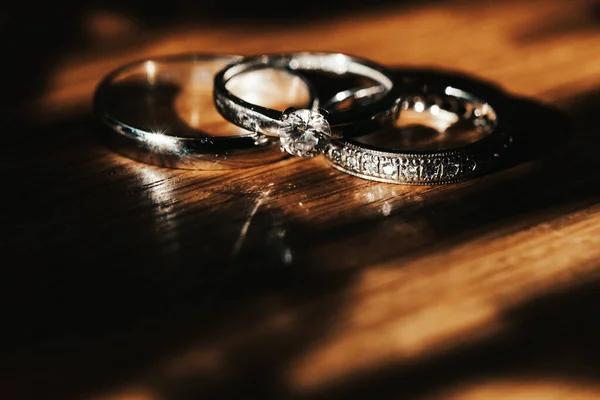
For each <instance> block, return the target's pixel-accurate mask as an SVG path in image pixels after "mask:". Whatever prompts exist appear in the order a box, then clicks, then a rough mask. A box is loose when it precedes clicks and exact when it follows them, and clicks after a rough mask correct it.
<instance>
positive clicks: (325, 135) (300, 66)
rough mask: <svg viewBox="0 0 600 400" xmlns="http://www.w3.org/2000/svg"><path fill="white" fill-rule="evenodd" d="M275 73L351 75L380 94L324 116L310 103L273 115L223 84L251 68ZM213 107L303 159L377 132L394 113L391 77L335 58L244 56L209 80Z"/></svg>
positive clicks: (327, 55)
mask: <svg viewBox="0 0 600 400" xmlns="http://www.w3.org/2000/svg"><path fill="white" fill-rule="evenodd" d="M265 68H276V69H281V68H283V69H287V70H291V71H294V72H295V71H315V72H320V73H329V74H333V75H337V76H346V75H355V76H357V77H360V78H362V79H366V80H370V81H372V82H373V83H372V84H371V85H375V86H377V87H379V88H382V89H381V91H382V94H381V95H380V96H378V97H377V98H375V99H373V100H372V101H368V102H366V103H365V104H363V105H361V107H353V108H350V109H338V110H335V111H329V112H328V111H325V110H324V109H322V108H319V102H318V101H315V102H314V103H313V105H312V107H310V108H303V109H295V108H288V109H286V110H284V111H283V112H282V111H277V110H274V109H271V108H267V107H262V106H259V105H257V104H253V103H250V102H247V101H244V100H243V99H241V98H239V97H238V96H235V95H234V94H233V93H232V92H231V91H230V90H229V88H228V83H229V82H230V81H231V79H232V78H234V77H235V76H237V75H239V74H241V73H245V72H248V71H251V70H256V69H265ZM213 93H214V102H215V106H216V108H217V110H218V111H219V113H221V115H222V116H223V117H224V118H225V119H226V120H228V121H230V122H232V123H234V124H236V125H238V126H240V127H243V128H244V129H247V130H249V131H252V132H256V133H257V134H259V135H264V136H270V137H279V139H280V144H281V149H282V151H285V152H287V153H289V154H292V155H295V156H298V157H303V158H308V157H314V156H316V155H319V154H322V153H325V152H327V150H328V148H329V145H330V142H331V141H332V140H335V139H340V138H342V137H344V138H345V137H350V136H352V135H354V134H356V133H357V132H361V131H364V130H369V129H370V130H372V129H377V128H378V127H381V126H383V125H385V124H386V123H387V122H388V121H390V120H392V119H393V118H394V113H395V112H396V110H397V104H396V99H397V93H395V84H394V74H393V72H392V71H390V70H388V69H387V68H384V67H382V66H380V65H378V64H376V63H373V62H371V61H368V60H365V59H361V58H357V57H353V56H349V55H346V54H341V53H292V54H271V55H269V54H266V55H261V56H254V57H247V58H245V59H243V60H241V61H239V62H237V63H234V64H231V65H229V66H227V67H225V68H224V69H222V70H221V71H220V72H219V73H218V74H217V75H216V76H215V83H214V92H213Z"/></svg>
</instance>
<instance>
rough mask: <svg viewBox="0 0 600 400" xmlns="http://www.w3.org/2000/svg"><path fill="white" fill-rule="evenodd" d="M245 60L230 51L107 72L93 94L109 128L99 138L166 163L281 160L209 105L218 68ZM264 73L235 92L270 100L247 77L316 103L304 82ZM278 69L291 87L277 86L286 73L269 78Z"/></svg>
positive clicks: (209, 165) (272, 146) (271, 145)
mask: <svg viewBox="0 0 600 400" xmlns="http://www.w3.org/2000/svg"><path fill="white" fill-rule="evenodd" d="M242 59H243V57H242V56H239V55H228V54H181V55H171V56H162V57H158V58H153V59H148V60H141V61H136V62H133V63H130V64H127V65H125V66H122V67H120V68H118V69H116V70H114V71H112V72H110V73H109V74H108V75H107V76H105V77H104V78H103V79H102V81H101V82H100V83H99V85H98V86H97V88H96V91H95V93H94V111H95V114H96V115H97V117H98V118H100V120H101V121H102V122H103V123H104V124H105V125H107V126H108V127H109V128H110V129H106V130H103V133H105V135H104V138H105V139H107V140H108V144H109V145H110V146H111V147H113V148H114V149H115V150H117V151H118V152H119V153H121V154H123V155H125V156H127V157H129V158H132V159H135V160H137V161H142V162H145V163H149V164H155V165H159V166H164V167H171V168H183V169H202V170H209V169H210V170H215V169H231V168H244V167H251V166H255V165H259V164H265V163H270V162H274V161H277V160H280V159H281V158H282V157H283V156H284V155H283V154H282V153H281V152H280V151H279V149H278V143H277V141H275V140H272V139H269V138H265V137H262V136H257V135H256V134H255V133H253V132H250V131H247V130H243V129H240V128H239V127H237V126H235V125H232V124H230V123H229V122H227V121H225V120H223V119H222V117H221V116H220V114H219V113H217V112H216V111H215V110H214V104H213V101H212V85H213V82H214V76H215V73H216V72H217V71H219V70H220V69H222V68H223V67H225V66H227V65H229V64H232V63H235V62H238V61H240V60H242ZM262 73H263V75H261V76H259V77H251V75H252V74H244V75H243V76H240V78H239V79H238V80H237V82H238V89H242V91H243V89H244V88H245V86H249V85H251V86H252V89H253V93H252V95H253V99H254V98H256V97H257V96H258V99H257V101H262V100H265V99H264V98H265V97H272V96H271V95H272V93H267V94H265V93H264V92H265V90H266V89H265V90H263V93H262V94H261V92H260V91H258V93H257V92H256V87H255V85H254V84H253V83H252V82H253V81H255V80H257V79H259V78H260V79H259V80H260V81H261V82H267V83H269V82H270V86H271V87H273V88H271V89H270V90H271V91H277V93H276V94H277V96H286V98H287V97H291V96H293V95H294V93H293V92H301V91H302V90H301V89H303V90H304V92H305V97H308V98H309V100H308V105H309V106H312V104H314V103H315V102H318V99H317V98H316V92H315V90H314V89H313V87H312V86H311V84H310V83H309V82H308V81H307V80H306V79H304V78H302V77H299V76H297V75H296V74H292V73H290V72H283V71H262ZM276 73H277V74H282V73H285V74H286V75H287V77H283V78H286V79H291V80H292V81H291V84H292V86H293V89H295V91H294V90H289V89H288V88H286V87H284V86H283V85H281V87H279V86H277V85H278V84H280V83H281V82H280V81H281V80H282V79H283V78H282V79H279V80H278V79H274V78H273V76H274V74H276ZM264 74H268V75H267V77H266V78H265V76H264ZM275 78H281V76H280V75H276V76H275ZM246 80H248V81H249V82H246ZM263 86H264V85H263ZM202 88H208V90H202ZM246 89H247V88H246ZM277 96H275V97H277ZM267 100H272V99H270V98H269V99H267ZM306 103H307V102H306V101H302V102H301V104H302V105H305V104H306ZM179 104H181V107H178V105H179ZM286 104H287V103H286ZM180 109H185V110H186V111H189V115H187V114H186V115H183V114H182V113H183V112H182V111H181V110H180ZM211 112H212V114H211ZM218 128H219V129H220V130H221V132H220V134H219V132H217V131H218V130H219V129H218Z"/></svg>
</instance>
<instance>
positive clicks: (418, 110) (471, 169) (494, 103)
mask: <svg viewBox="0 0 600 400" xmlns="http://www.w3.org/2000/svg"><path fill="white" fill-rule="evenodd" d="M397 85H398V86H399V87H402V90H401V91H402V94H401V95H400V96H399V97H398V104H399V105H400V110H399V112H398V117H401V116H402V115H403V113H407V114H411V113H412V114H413V115H415V114H418V115H421V116H423V117H425V118H433V119H435V118H438V119H440V118H441V119H444V118H445V121H446V122H447V121H451V123H449V124H447V125H446V126H444V127H441V128H438V131H439V132H438V133H439V135H441V136H442V139H448V136H450V135H452V134H453V132H451V129H448V127H449V126H451V125H454V126H457V125H460V126H462V127H465V126H466V127H467V129H470V130H471V131H472V132H474V133H476V136H477V138H476V139H475V140H471V141H467V142H464V143H460V144H458V145H454V146H452V145H450V146H444V145H443V141H441V142H439V143H438V146H437V147H434V148H428V149H421V150H407V149H405V148H390V147H388V146H380V145H373V144H370V143H368V142H366V143H365V141H363V140H361V141H359V139H357V138H350V139H336V140H332V141H331V143H330V146H329V148H328V150H327V151H326V153H325V156H326V158H327V160H328V161H329V162H330V163H331V165H332V166H333V167H334V168H336V169H338V170H340V171H342V172H345V173H348V174H351V175H354V176H357V177H360V178H364V179H368V180H374V181H380V182H388V183H397V184H413V185H435V184H446V183H454V182H458V181H463V180H466V179H470V178H474V177H476V176H479V175H481V174H484V173H486V172H489V171H491V170H493V169H494V168H495V167H496V166H498V165H499V164H500V163H501V161H502V158H503V157H504V156H505V155H506V153H507V151H508V149H509V147H510V144H511V143H512V141H513V139H512V136H511V135H510V129H509V127H508V126H507V125H508V124H509V122H510V116H509V113H508V111H507V109H506V105H507V96H506V95H505V94H504V93H503V92H502V91H501V90H500V89H498V88H495V87H491V86H488V85H485V84H478V83H475V81H470V80H465V79H464V78H462V77H457V76H453V75H448V76H442V75H436V74H435V73H421V74H415V75H413V76H410V74H409V75H404V76H399V77H398V78H397ZM380 92H381V90H374V89H373V88H371V89H361V90H348V91H346V92H341V93H338V95H336V96H335V97H334V99H332V100H331V101H329V102H328V104H327V108H328V109H329V110H335V109H336V107H338V106H339V105H340V104H341V103H342V102H343V101H347V100H348V99H352V100H354V101H355V102H356V103H357V104H358V105H356V107H359V106H360V103H361V102H364V101H365V98H367V101H368V97H373V96H378V95H379V94H378V93H380ZM330 112H333V111H330ZM450 142H451V141H450ZM440 143H441V144H442V145H440Z"/></svg>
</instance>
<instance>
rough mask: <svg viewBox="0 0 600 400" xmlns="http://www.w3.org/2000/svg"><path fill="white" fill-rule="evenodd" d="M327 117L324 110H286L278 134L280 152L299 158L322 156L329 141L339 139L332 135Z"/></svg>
mask: <svg viewBox="0 0 600 400" xmlns="http://www.w3.org/2000/svg"><path fill="white" fill-rule="evenodd" d="M328 115H329V113H328V112H327V111H326V110H324V109H319V110H318V111H314V110H310V109H305V108H304V109H296V108H287V109H286V110H285V111H284V112H283V114H282V117H281V121H282V123H281V125H280V126H279V132H278V134H279V140H280V143H281V151H285V152H287V153H289V154H291V155H294V156H297V157H301V158H310V157H314V156H317V155H319V154H323V153H324V152H325V151H326V150H327V149H328V147H329V144H330V142H331V140H332V139H335V138H339V137H340V136H339V135H337V136H334V135H333V134H332V130H331V126H330V125H329V122H328V121H327V116H328Z"/></svg>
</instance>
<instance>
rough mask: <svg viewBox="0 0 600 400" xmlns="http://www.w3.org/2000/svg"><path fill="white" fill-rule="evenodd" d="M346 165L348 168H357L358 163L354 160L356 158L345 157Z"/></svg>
mask: <svg viewBox="0 0 600 400" xmlns="http://www.w3.org/2000/svg"><path fill="white" fill-rule="evenodd" d="M346 165H347V166H348V167H349V168H352V169H357V168H358V161H357V160H356V157H354V156H348V157H346Z"/></svg>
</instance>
